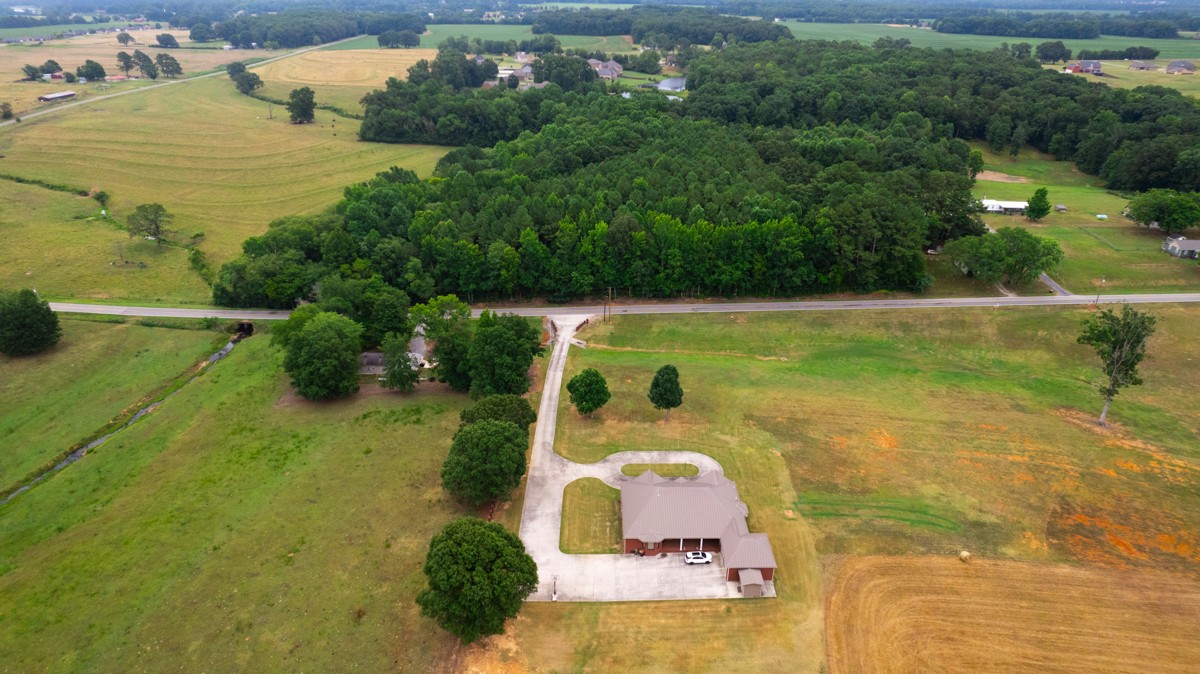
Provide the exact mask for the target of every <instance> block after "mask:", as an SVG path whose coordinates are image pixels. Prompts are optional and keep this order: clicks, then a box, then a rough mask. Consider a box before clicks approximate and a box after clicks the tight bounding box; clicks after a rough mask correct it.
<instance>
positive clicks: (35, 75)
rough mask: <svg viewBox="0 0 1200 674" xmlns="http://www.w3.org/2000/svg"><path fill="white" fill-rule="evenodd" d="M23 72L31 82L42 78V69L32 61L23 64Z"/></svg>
mask: <svg viewBox="0 0 1200 674" xmlns="http://www.w3.org/2000/svg"><path fill="white" fill-rule="evenodd" d="M21 72H22V73H24V75H25V79H26V80H28V81H30V82H36V81H38V80H40V79H42V69H41V68H39V67H37V66H35V65H33V64H31V63H26V64H25V65H23V66H21Z"/></svg>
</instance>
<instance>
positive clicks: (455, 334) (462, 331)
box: [433, 321, 472, 393]
mask: <svg viewBox="0 0 1200 674" xmlns="http://www.w3.org/2000/svg"><path fill="white" fill-rule="evenodd" d="M471 339H472V331H471V324H470V322H468V321H460V322H457V323H453V324H451V325H450V327H449V328H447V329H444V330H442V331H440V332H439V336H438V338H437V340H436V341H435V342H434V343H433V359H434V361H435V362H436V363H437V373H438V376H439V377H441V378H442V381H444V382H446V383H447V384H449V385H450V388H452V389H454V390H455V391H460V392H462V393H466V392H467V391H470V390H471V362H470V359H471Z"/></svg>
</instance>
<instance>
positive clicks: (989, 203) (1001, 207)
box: [980, 197, 1029, 215]
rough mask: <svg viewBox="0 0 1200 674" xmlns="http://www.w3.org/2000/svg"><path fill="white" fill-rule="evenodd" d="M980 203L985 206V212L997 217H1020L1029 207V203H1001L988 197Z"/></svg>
mask: <svg viewBox="0 0 1200 674" xmlns="http://www.w3.org/2000/svg"><path fill="white" fill-rule="evenodd" d="M980 203H982V204H983V210H984V211H985V212H987V213H992V214H995V215H1020V214H1022V213H1024V212H1025V208H1026V207H1027V206H1029V202H1028V201H999V200H997V199H988V198H987V197H984V198H983V199H981V200H980Z"/></svg>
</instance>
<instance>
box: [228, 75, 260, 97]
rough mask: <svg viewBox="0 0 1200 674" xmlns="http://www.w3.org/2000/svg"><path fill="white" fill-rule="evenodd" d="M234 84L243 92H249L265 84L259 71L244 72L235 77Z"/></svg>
mask: <svg viewBox="0 0 1200 674" xmlns="http://www.w3.org/2000/svg"><path fill="white" fill-rule="evenodd" d="M233 85H234V86H235V87H237V90H238V91H240V92H242V93H243V94H249V93H250V92H251V91H254V90H255V89H259V88H261V87H262V85H263V81H262V78H261V77H259V76H258V73H252V72H243V73H241V74H238V75H234V77H233Z"/></svg>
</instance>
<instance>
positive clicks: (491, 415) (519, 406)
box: [458, 393, 537, 433]
mask: <svg viewBox="0 0 1200 674" xmlns="http://www.w3.org/2000/svg"><path fill="white" fill-rule="evenodd" d="M458 416H459V419H460V421H461V425H462V426H466V425H467V424H473V423H475V422H477V421H483V420H484V419H493V420H495V421H507V422H510V423H512V424H515V425H516V426H517V427H518V428H521V429H524V430H525V432H526V433H528V432H529V425H530V424H532V423H533V422H535V421H537V414H536V413H535V412H534V411H533V408H532V407H530V406H529V401H528V400H526V399H525V398H523V397H521V396H519V395H516V394H512V393H501V394H498V395H493V396H484V397H483V398H480V399H479V401H478V402H476V403H475V404H474V405H473V406H471V407H469V408H467V409H465V410H463V411H462V412H460V413H459V415H458Z"/></svg>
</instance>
